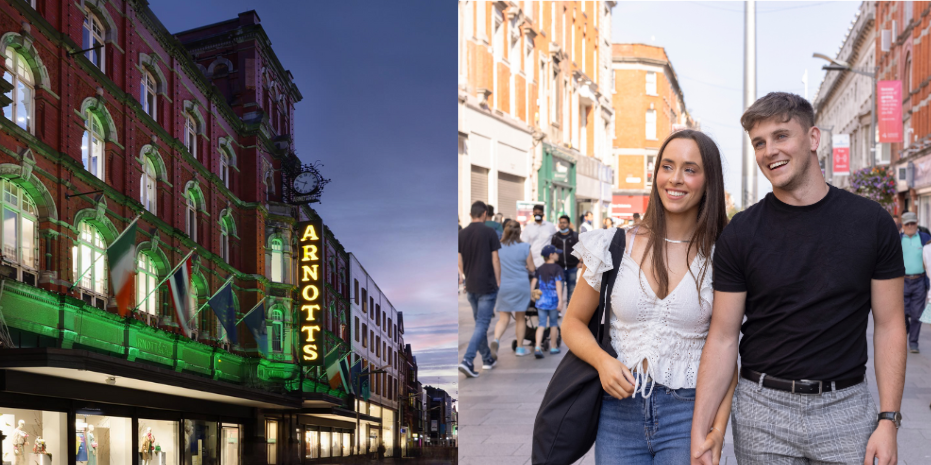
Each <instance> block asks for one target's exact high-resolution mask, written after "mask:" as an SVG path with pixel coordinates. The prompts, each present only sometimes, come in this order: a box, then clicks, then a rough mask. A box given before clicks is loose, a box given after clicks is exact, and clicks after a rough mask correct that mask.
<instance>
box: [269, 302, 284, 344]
mask: <svg viewBox="0 0 931 465" xmlns="http://www.w3.org/2000/svg"><path fill="white" fill-rule="evenodd" d="M271 320H272V352H276V353H281V350H282V347H284V344H283V343H282V341H283V336H284V317H283V314H282V313H281V310H277V309H276V310H272V313H271Z"/></svg>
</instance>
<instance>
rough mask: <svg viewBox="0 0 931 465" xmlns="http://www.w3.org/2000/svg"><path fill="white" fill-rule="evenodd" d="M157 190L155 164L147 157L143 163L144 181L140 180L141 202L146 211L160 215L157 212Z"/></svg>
mask: <svg viewBox="0 0 931 465" xmlns="http://www.w3.org/2000/svg"><path fill="white" fill-rule="evenodd" d="M155 188H156V185H155V164H153V163H152V160H150V159H149V158H148V157H146V158H145V160H144V161H143V163H142V179H140V180H139V190H140V191H141V192H140V194H141V197H140V199H139V201H140V202H142V206H143V207H145V209H146V210H148V211H149V212H151V213H153V214H155V213H158V211H157V210H156V206H157V203H156V200H157V199H158V195H157V194H156V191H155Z"/></svg>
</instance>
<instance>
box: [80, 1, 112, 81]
mask: <svg viewBox="0 0 931 465" xmlns="http://www.w3.org/2000/svg"><path fill="white" fill-rule="evenodd" d="M104 31H105V29H104V28H103V23H101V22H100V20H99V19H97V15H95V14H94V13H91V12H87V14H86V15H85V16H84V30H83V34H82V35H81V39H82V47H81V48H83V49H84V50H87V51H86V52H84V56H85V57H87V59H88V60H90V62H91V63H93V64H94V66H96V67H97V69H99V70H100V71H103V72H104V73H106V70H105V69H104V57H105V53H104ZM94 47H99V48H94Z"/></svg>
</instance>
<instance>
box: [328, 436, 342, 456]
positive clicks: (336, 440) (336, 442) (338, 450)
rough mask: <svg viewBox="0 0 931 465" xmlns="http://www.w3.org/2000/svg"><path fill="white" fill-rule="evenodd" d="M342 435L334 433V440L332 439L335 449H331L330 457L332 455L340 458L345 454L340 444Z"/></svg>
mask: <svg viewBox="0 0 931 465" xmlns="http://www.w3.org/2000/svg"><path fill="white" fill-rule="evenodd" d="M341 435H342V433H338V432H336V431H334V432H333V438H332V444H333V447H332V448H330V455H331V456H332V457H339V456H341V455H343V454H342V452H343V451H342V449H341V448H340V446H339V443H340V436H341Z"/></svg>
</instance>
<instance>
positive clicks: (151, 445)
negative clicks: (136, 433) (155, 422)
mask: <svg viewBox="0 0 931 465" xmlns="http://www.w3.org/2000/svg"><path fill="white" fill-rule="evenodd" d="M154 449H155V435H154V434H152V428H151V427H150V428H146V429H145V434H144V435H143V436H142V445H141V446H140V447H139V453H140V454H141V455H142V462H143V463H144V464H145V465H148V463H149V461H150V460H152V458H154V457H153V455H154V454H152V451H153V450H154Z"/></svg>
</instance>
